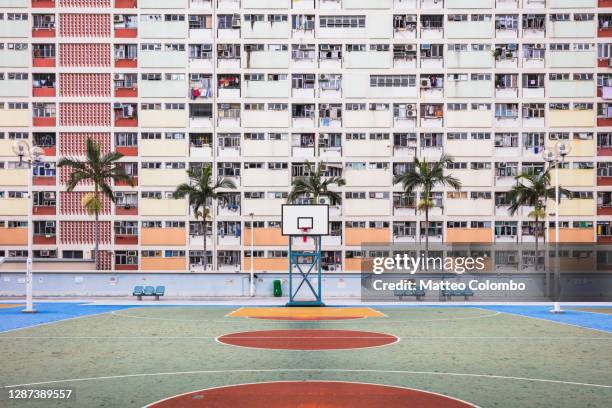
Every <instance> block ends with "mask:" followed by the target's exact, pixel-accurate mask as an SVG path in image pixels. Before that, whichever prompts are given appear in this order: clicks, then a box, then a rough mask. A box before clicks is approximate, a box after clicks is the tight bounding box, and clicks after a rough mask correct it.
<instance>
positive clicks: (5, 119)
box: [0, 109, 32, 156]
mask: <svg viewBox="0 0 612 408" xmlns="http://www.w3.org/2000/svg"><path fill="white" fill-rule="evenodd" d="M31 115H32V113H31V111H30V110H28V109H0V127H13V126H15V127H28V126H30V122H31ZM11 156H12V154H11Z"/></svg>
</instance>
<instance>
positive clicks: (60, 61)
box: [0, 0, 612, 273]
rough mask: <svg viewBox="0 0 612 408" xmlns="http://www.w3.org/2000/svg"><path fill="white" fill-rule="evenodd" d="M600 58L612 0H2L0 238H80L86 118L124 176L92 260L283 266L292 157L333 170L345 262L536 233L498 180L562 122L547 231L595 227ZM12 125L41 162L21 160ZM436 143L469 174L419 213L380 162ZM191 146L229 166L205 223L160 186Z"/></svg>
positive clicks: (602, 204) (602, 159)
mask: <svg viewBox="0 0 612 408" xmlns="http://www.w3.org/2000/svg"><path fill="white" fill-rule="evenodd" d="M611 65H612V1H609V0H599V1H597V0H376V1H371V0H0V256H4V257H6V258H7V259H23V258H24V257H26V256H27V248H28V247H27V245H28V236H30V238H31V240H32V244H33V254H34V257H35V258H36V259H39V260H41V259H42V260H44V259H46V258H58V259H62V258H63V259H87V258H90V257H91V251H92V248H93V219H92V217H91V216H89V215H87V214H86V212H85V210H84V208H83V206H82V199H83V197H84V196H85V195H86V194H87V193H88V192H89V191H91V186H88V185H80V186H78V187H77V189H76V190H75V191H73V192H67V191H65V183H66V181H67V178H68V176H69V174H68V172H67V170H66V169H61V170H58V169H57V167H56V164H57V161H58V160H59V158H60V157H64V156H71V157H83V155H84V154H85V141H86V140H87V139H88V138H91V139H93V140H95V141H96V142H98V143H99V145H100V146H101V149H102V151H103V152H108V151H111V150H117V151H119V152H121V153H123V154H124V157H123V158H122V159H121V161H122V163H123V165H124V166H125V169H126V170H127V171H128V173H129V174H131V175H132V176H133V177H134V179H135V181H136V187H134V188H132V187H130V186H128V185H116V186H114V190H115V194H116V198H117V202H116V203H112V202H111V201H110V200H104V205H103V211H102V214H101V242H100V244H101V250H102V252H101V262H100V265H98V267H99V268H100V269H102V270H109V271H110V270H112V271H125V272H129V271H143V272H202V273H205V272H227V273H234V272H241V271H248V270H249V269H250V267H251V262H253V267H254V269H255V270H256V271H257V272H259V273H263V272H282V271H286V270H287V243H288V242H287V238H286V237H283V236H282V235H281V233H280V211H281V207H280V206H281V204H282V203H285V202H286V198H287V194H288V192H289V191H290V186H291V181H292V179H293V178H294V177H299V176H302V175H304V174H305V173H306V171H307V167H306V165H305V161H306V160H308V161H310V162H313V163H324V169H325V174H326V175H327V176H336V175H342V176H343V177H344V178H345V179H346V182H347V183H346V186H344V187H342V188H341V189H340V190H341V193H342V196H343V201H342V203H329V204H330V205H331V211H330V215H331V229H330V230H331V231H332V235H330V236H328V237H325V238H323V246H324V256H323V258H324V268H323V269H324V271H325V272H334V273H344V272H357V271H359V269H360V261H361V259H362V258H363V257H366V256H368V255H369V254H367V253H364V251H363V250H362V248H361V245H362V244H363V243H412V242H421V241H423V240H424V237H425V235H426V234H427V235H429V241H430V242H450V243H453V242H480V243H494V242H503V243H521V242H534V241H535V231H536V228H535V223H534V220H533V219H531V218H530V217H529V212H530V209H528V208H525V209H522V210H520V211H519V212H518V214H515V215H511V214H510V213H509V211H508V202H507V200H506V194H507V192H508V191H509V189H510V188H511V187H512V185H513V184H514V183H515V180H514V176H516V175H517V174H519V173H521V172H522V171H533V172H538V171H543V169H544V168H545V167H546V166H547V164H546V163H545V162H544V160H543V159H542V155H541V153H542V151H543V150H544V149H549V148H551V147H552V146H554V144H555V143H557V142H558V141H565V142H566V143H568V144H569V145H571V147H572V151H571V153H570V155H569V156H568V157H567V158H566V160H565V163H564V165H563V168H561V169H560V183H561V185H562V186H563V187H565V188H567V189H568V190H570V191H571V194H572V196H571V197H563V198H562V200H561V202H560V204H559V209H558V211H559V215H560V225H559V228H560V239H561V240H562V241H564V242H604V243H605V242H607V243H610V242H612V102H610V100H611V99H612V70H611V69H610V66H611ZM17 140H28V141H29V142H30V143H31V144H32V145H34V146H39V147H41V148H42V149H43V150H44V152H45V157H44V160H43V162H41V163H38V164H35V165H34V168H33V169H28V168H25V167H23V166H20V165H19V162H18V158H17V157H16V156H15V155H14V153H13V151H12V146H13V144H14V143H15V141H17ZM443 153H446V154H449V155H451V156H453V157H454V159H455V161H456V163H455V165H453V168H450V169H448V172H449V173H452V174H453V175H455V176H456V177H457V178H459V179H460V181H461V182H462V185H463V188H462V190H461V191H459V192H455V191H450V190H448V191H447V190H444V189H440V190H438V191H435V192H434V194H433V197H432V198H433V201H434V203H435V207H434V208H433V209H432V211H431V223H430V225H429V228H426V226H425V224H424V220H423V216H422V214H419V213H418V211H417V210H416V203H417V202H418V201H419V199H418V198H417V197H416V196H405V195H404V194H402V192H401V186H399V185H394V183H393V177H394V176H395V175H397V174H399V173H401V172H403V171H404V170H405V169H406V168H408V167H409V166H410V165H411V163H412V160H413V158H414V156H418V157H420V158H427V159H428V160H437V159H438V158H439V157H440V156H441V155H442V154H443ZM204 165H211V166H212V168H213V170H214V174H215V176H216V177H225V178H230V179H232V180H233V181H234V182H235V184H236V185H237V189H236V190H231V191H227V193H228V194H227V197H228V198H227V200H224V201H223V202H219V203H218V204H216V205H215V206H213V207H211V210H212V212H211V222H209V223H208V229H207V231H204V228H203V225H202V222H201V221H200V220H198V219H197V218H196V217H195V215H194V214H193V213H192V211H191V210H190V208H189V206H188V203H187V201H186V200H184V199H174V198H173V197H172V191H174V188H175V187H176V186H177V185H178V184H179V183H182V182H186V181H187V176H186V170H187V169H190V168H201V167H202V166H204ZM29 184H30V185H31V188H32V197H31V200H30V199H29V198H28V185H29ZM302 202H308V199H307V198H304V199H303V200H302ZM556 207H557V206H556V204H555V203H554V201H551V202H549V203H548V218H549V219H547V220H545V221H543V222H542V226H543V228H542V229H544V230H546V233H545V234H546V235H547V236H546V240H547V241H552V240H554V236H555V235H554V228H555V225H554V223H551V221H553V220H554V217H553V215H554V213H555V211H557V209H556ZM29 217H32V220H33V222H32V224H31V228H30V229H29V228H28V218H29ZM545 227H546V228H545ZM542 238H543V237H542ZM542 238H540V239H542ZM204 239H206V241H207V248H209V249H210V248H213V247H214V248H215V256H214V257H213V256H212V253H211V252H210V251H209V252H207V253H206V254H204V253H203V250H202V248H203V244H204V242H203V240H204ZM251 240H253V242H251ZM251 248H253V253H251Z"/></svg>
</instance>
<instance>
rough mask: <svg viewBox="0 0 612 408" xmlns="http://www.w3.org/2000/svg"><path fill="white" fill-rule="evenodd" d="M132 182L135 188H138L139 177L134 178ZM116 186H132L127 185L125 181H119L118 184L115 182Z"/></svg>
mask: <svg viewBox="0 0 612 408" xmlns="http://www.w3.org/2000/svg"><path fill="white" fill-rule="evenodd" d="M132 181H133V184H134V186H137V185H138V177H132ZM115 185H116V186H123V187H127V186H129V185H130V184H129V183H127V182H125V181H117V182H115Z"/></svg>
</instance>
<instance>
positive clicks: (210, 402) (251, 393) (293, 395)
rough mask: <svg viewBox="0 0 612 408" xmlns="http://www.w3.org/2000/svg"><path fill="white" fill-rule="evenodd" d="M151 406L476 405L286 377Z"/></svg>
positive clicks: (421, 407)
mask: <svg viewBox="0 0 612 408" xmlns="http://www.w3.org/2000/svg"><path fill="white" fill-rule="evenodd" d="M148 407H149V408H235V407H249V408H290V407H291V408H296V407H299V408H388V407H402V408H474V407H475V405H472V404H470V403H467V402H464V401H460V400H457V399H454V398H451V397H447V396H445V395H440V394H433V393H429V392H426V391H420V390H415V389H411V388H402V387H394V386H386V385H376V384H363V383H350V382H339V381H338V382H336V381H329V382H328V381H283V382H267V383H257V384H244V385H230V386H227V387H220V388H211V389H207V390H201V391H195V392H191V393H187V394H183V395H177V396H175V397H171V398H168V399H166V400H162V401H159V402H155V403H153V404H151V405H148Z"/></svg>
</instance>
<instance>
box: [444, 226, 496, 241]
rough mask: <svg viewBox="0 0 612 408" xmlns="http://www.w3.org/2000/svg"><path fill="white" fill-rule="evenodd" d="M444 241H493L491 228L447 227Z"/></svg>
mask: <svg viewBox="0 0 612 408" xmlns="http://www.w3.org/2000/svg"><path fill="white" fill-rule="evenodd" d="M446 242H453V243H455V242H463V243H489V242H493V229H491V228H448V229H447V230H446Z"/></svg>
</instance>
